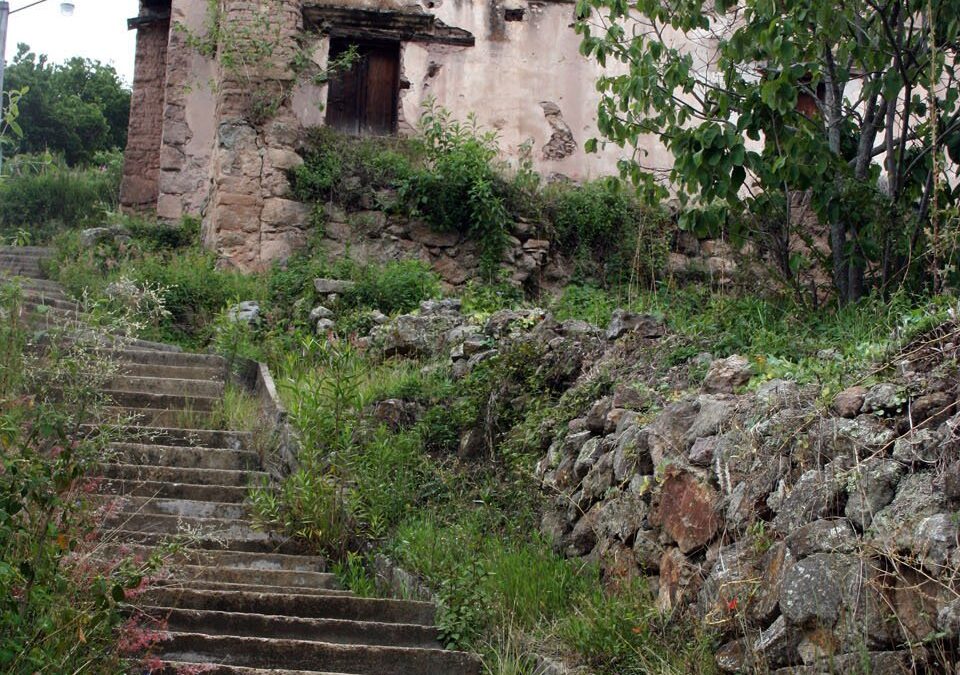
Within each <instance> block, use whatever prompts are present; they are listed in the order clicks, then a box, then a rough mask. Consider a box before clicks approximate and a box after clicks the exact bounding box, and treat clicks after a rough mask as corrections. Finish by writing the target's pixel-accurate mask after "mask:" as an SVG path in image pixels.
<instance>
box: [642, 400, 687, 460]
mask: <svg viewBox="0 0 960 675" xmlns="http://www.w3.org/2000/svg"><path fill="white" fill-rule="evenodd" d="M699 413H700V404H699V403H698V402H696V401H679V402H677V403H671V404H670V405H668V406H667V407H666V408H664V409H663V412H661V413H660V414H659V415H657V418H656V419H655V420H654V421H653V422H651V423H650V424H649V425H647V427H646V429H647V437H648V447H649V450H650V456H651V457H652V458H653V463H654V464H655V465H659V464H661V463H663V461H664V460H666V459H673V458H679V457H686V455H687V452H688V451H689V450H690V446H691V445H692V444H693V439H688V438H687V432H688V431H689V430H690V427H691V425H693V422H694V420H695V419H696V418H697V415H698V414H699Z"/></svg>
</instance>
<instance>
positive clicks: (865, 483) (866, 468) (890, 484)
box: [844, 457, 903, 530]
mask: <svg viewBox="0 0 960 675" xmlns="http://www.w3.org/2000/svg"><path fill="white" fill-rule="evenodd" d="M902 475H903V466H902V465H901V464H900V463H898V462H894V461H892V460H889V459H883V458H881V457H876V458H873V459H868V460H866V461H864V462H862V463H861V464H859V465H858V466H857V467H855V468H854V469H853V477H852V479H851V481H850V483H851V484H850V487H849V488H848V490H849V496H848V498H847V505H846V507H845V508H844V514H845V515H846V516H847V518H849V519H850V521H851V522H852V523H853V524H854V526H856V527H857V528H858V529H860V530H865V529H867V528H868V527H870V523H872V522H873V516H874V514H875V513H877V512H878V511H880V509H882V508H883V507H885V506H887V504H889V503H890V502H892V501H893V497H894V495H895V494H896V492H897V483H899V482H900V477H901V476H902Z"/></svg>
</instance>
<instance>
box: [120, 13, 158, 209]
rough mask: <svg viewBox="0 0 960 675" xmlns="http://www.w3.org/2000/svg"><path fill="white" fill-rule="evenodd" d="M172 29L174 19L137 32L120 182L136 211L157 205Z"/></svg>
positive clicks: (129, 206) (128, 206)
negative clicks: (134, 65)
mask: <svg viewBox="0 0 960 675" xmlns="http://www.w3.org/2000/svg"><path fill="white" fill-rule="evenodd" d="M169 32H170V22H169V21H158V22H156V23H153V24H150V25H148V26H144V27H142V28H141V29H140V30H139V32H138V33H137V53H136V70H135V72H134V87H133V94H132V97H131V100H130V125H129V128H128V138H129V140H128V142H127V150H126V152H125V153H124V157H123V181H122V183H121V185H120V203H121V205H122V206H123V207H124V208H125V209H129V210H132V211H151V210H153V209H154V208H155V207H156V204H157V196H158V194H159V178H160V152H161V136H162V120H163V100H164V87H165V83H166V72H167V66H166V63H167V35H168V34H169Z"/></svg>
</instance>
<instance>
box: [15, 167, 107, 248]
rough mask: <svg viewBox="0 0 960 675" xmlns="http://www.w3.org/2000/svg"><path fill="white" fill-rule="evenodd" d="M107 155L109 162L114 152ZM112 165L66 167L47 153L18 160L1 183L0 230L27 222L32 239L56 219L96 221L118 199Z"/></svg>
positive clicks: (72, 223)
mask: <svg viewBox="0 0 960 675" xmlns="http://www.w3.org/2000/svg"><path fill="white" fill-rule="evenodd" d="M106 157H107V156H105V158H106ZM109 159H110V160H111V161H113V160H114V159H115V157H114V155H109ZM115 168H116V167H115V164H114V165H107V164H104V165H102V166H99V167H97V168H90V169H69V168H66V167H65V166H63V165H62V164H61V163H59V162H58V161H56V160H54V159H53V158H51V157H49V156H47V157H40V158H39V159H37V160H36V163H34V164H31V163H28V162H27V161H26V160H22V162H21V163H20V164H19V165H15V166H13V167H11V168H10V171H11V172H12V173H10V174H8V175H6V176H5V177H4V179H3V181H2V182H0V230H3V231H5V232H10V231H14V230H16V229H17V228H21V227H27V226H29V227H30V229H31V230H33V232H34V237H33V240H34V242H39V241H43V240H46V239H48V238H49V237H50V235H51V234H52V232H53V231H55V229H56V225H57V224H59V225H62V226H64V227H79V226H83V225H87V224H100V223H101V221H102V219H103V218H104V216H105V215H106V213H107V212H108V211H112V210H115V209H116V208H117V204H118V201H119V191H120V182H119V172H117V171H116V170H115ZM6 171H7V170H6V169H5V173H6Z"/></svg>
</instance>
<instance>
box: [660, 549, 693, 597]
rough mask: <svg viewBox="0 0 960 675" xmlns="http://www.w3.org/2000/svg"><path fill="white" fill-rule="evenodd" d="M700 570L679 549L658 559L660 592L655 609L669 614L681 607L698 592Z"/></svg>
mask: <svg viewBox="0 0 960 675" xmlns="http://www.w3.org/2000/svg"><path fill="white" fill-rule="evenodd" d="M700 583H701V578H700V569H699V567H698V566H697V565H694V564H693V563H691V562H690V561H689V560H688V559H687V557H686V556H685V555H683V553H681V552H680V550H679V549H676V548H671V549H668V550H666V551H664V553H663V555H662V556H661V557H660V590H659V594H658V595H657V609H659V610H660V611H661V612H669V611H671V610H673V609H676V608H678V607H681V606H682V605H683V604H684V602H685V601H686V599H687V598H691V597H694V596H696V594H697V593H698V592H699V590H700Z"/></svg>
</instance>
